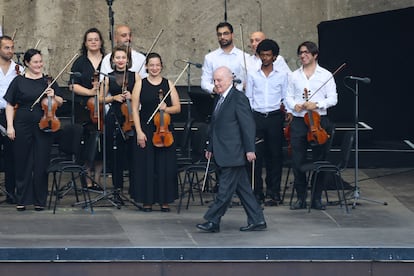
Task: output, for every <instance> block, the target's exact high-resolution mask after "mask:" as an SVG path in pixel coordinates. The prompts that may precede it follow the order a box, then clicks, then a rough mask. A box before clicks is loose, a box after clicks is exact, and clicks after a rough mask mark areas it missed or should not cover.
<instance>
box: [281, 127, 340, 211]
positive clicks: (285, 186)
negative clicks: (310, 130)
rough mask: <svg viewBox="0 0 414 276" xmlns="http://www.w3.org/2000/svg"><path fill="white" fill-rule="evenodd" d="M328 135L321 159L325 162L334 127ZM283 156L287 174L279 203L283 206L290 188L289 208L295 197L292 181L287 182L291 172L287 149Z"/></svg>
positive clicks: (333, 134) (332, 138)
mask: <svg viewBox="0 0 414 276" xmlns="http://www.w3.org/2000/svg"><path fill="white" fill-rule="evenodd" d="M329 132H330V135H329V139H328V141H327V142H326V147H325V152H324V153H323V156H322V159H324V160H326V159H327V158H328V156H329V152H330V151H331V148H332V143H333V140H334V138H335V125H334V124H332V129H330V131H329ZM284 156H286V158H285V159H284V161H283V166H284V167H286V168H287V173H286V178H285V185H284V188H283V193H282V196H281V200H280V203H281V204H283V201H284V199H285V195H286V191H287V189H289V187H290V186H291V187H292V193H291V194H290V200H289V206H290V205H292V201H293V197H294V195H295V186H294V184H293V181H289V180H290V174H291V172H292V159H291V158H290V156H289V154H288V151H287V148H286V149H285V152H284ZM307 159H308V160H309V162H307V163H311V162H312V161H311V160H312V156H311V154H309V156H308V157H307Z"/></svg>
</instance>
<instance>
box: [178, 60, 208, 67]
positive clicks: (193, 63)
mask: <svg viewBox="0 0 414 276" xmlns="http://www.w3.org/2000/svg"><path fill="white" fill-rule="evenodd" d="M179 61H183V62H186V63H188V64H191V65H194V66H195V67H197V68H201V67H203V65H202V64H201V63H196V62H192V61H189V60H187V59H179Z"/></svg>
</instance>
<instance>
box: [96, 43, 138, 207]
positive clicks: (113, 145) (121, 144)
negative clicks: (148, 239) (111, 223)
mask: <svg viewBox="0 0 414 276" xmlns="http://www.w3.org/2000/svg"><path fill="white" fill-rule="evenodd" d="M130 61H131V56H130V52H129V50H128V47H126V46H117V47H115V48H114V50H113V51H112V54H111V63H112V64H113V71H112V72H111V73H109V76H108V77H105V79H104V84H101V88H100V89H101V92H100V95H101V101H102V102H104V103H105V104H109V106H110V108H109V110H108V112H107V113H106V117H105V135H106V141H107V143H106V149H107V153H108V157H109V167H110V169H111V171H112V184H113V186H114V188H115V189H117V190H122V189H123V187H124V184H123V177H124V168H125V167H126V165H128V170H129V183H130V185H131V183H134V181H135V180H134V170H135V168H134V162H133V160H132V158H133V155H134V151H135V148H136V145H135V143H134V139H133V138H132V137H131V138H128V136H126V134H125V133H124V131H123V130H122V125H123V123H124V122H125V117H124V115H123V114H122V111H121V105H122V103H124V102H125V101H126V100H127V99H131V91H132V89H133V87H134V85H135V83H136V82H138V81H140V80H141V78H140V76H139V74H138V73H134V72H131V71H130V70H129V68H131V66H132V63H131V62H130ZM104 89H105V91H103V90H104ZM103 95H105V97H104V96H103ZM120 202H122V201H120Z"/></svg>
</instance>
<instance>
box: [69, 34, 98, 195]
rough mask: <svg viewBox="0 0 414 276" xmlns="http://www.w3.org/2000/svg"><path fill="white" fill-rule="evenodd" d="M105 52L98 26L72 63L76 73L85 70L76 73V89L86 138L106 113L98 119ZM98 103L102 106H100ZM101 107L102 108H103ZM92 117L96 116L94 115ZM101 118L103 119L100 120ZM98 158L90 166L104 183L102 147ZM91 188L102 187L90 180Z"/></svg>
mask: <svg viewBox="0 0 414 276" xmlns="http://www.w3.org/2000/svg"><path fill="white" fill-rule="evenodd" d="M104 55H105V47H104V41H103V39H102V34H101V32H100V31H99V30H98V29H96V28H91V29H89V30H87V31H86V32H85V34H84V36H83V42H82V46H81V56H79V57H78V58H77V59H76V60H75V62H74V63H73V65H72V69H71V71H72V72H78V73H81V75H80V76H76V75H73V76H72V77H73V88H72V90H73V92H74V93H75V110H74V113H75V114H74V116H75V123H77V124H82V125H83V126H84V140H85V141H86V140H87V139H88V138H89V137H90V136H91V135H92V137H93V135H94V134H95V133H96V131H98V130H99V131H101V130H102V128H103V125H98V124H102V122H103V116H104V114H103V112H102V113H101V114H99V115H98V116H97V118H94V115H95V114H97V113H96V112H100V111H101V110H103V108H102V107H101V108H100V107H99V103H97V101H95V97H98V92H99V75H97V74H99V70H100V68H101V62H102V58H103V56H104ZM96 105H98V106H96ZM99 109H101V110H99ZM91 117H92V118H91ZM98 118H99V120H98ZM97 150H98V154H96V161H95V163H94V164H88V165H89V169H90V170H93V171H94V173H95V174H94V181H95V183H97V184H99V183H100V176H101V172H102V168H103V166H102V147H97ZM88 181H89V182H88V184H87V185H88V187H89V188H92V189H99V186H98V185H97V184H94V183H91V181H90V180H89V179H88Z"/></svg>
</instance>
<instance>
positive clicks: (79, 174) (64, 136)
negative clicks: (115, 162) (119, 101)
mask: <svg viewBox="0 0 414 276" xmlns="http://www.w3.org/2000/svg"><path fill="white" fill-rule="evenodd" d="M82 134H83V128H82V126H80V125H76V124H75V125H68V126H65V127H64V128H63V129H62V130H61V137H60V140H59V154H58V156H57V157H55V158H52V159H51V162H50V165H49V167H48V170H47V172H48V173H52V174H53V181H52V188H51V192H50V198H49V209H50V207H51V201H52V197H53V196H55V201H54V206H53V213H54V214H55V212H56V206H57V204H58V202H59V201H60V199H61V198H62V197H63V194H62V193H61V183H62V176H63V174H64V173H69V174H70V175H71V181H70V183H71V185H72V187H73V190H74V192H75V196H76V201H77V202H78V201H79V199H78V195H77V192H78V188H77V185H76V179H77V178H79V179H80V182H81V191H82V194H83V198H84V202H85V204H84V205H85V207H87V206H88V205H89V206H90V210H91V212H93V207H92V205H91V204H89V203H90V201H91V199H90V194H89V190H88V188H87V182H86V177H87V168H86V166H85V165H84V162H83V160H82V158H81V145H82V142H83V141H82Z"/></svg>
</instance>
